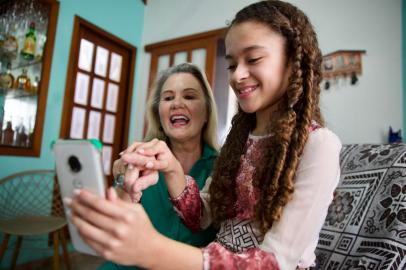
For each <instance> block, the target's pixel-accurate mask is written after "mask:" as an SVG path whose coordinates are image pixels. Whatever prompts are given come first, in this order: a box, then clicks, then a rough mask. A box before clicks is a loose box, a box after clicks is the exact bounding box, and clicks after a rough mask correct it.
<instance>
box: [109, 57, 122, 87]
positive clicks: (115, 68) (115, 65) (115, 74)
mask: <svg viewBox="0 0 406 270" xmlns="http://www.w3.org/2000/svg"><path fill="white" fill-rule="evenodd" d="M122 62H123V57H122V56H121V55H119V54H116V53H111V63H110V75H109V77H110V79H111V80H113V81H116V82H120V78H121V64H122Z"/></svg>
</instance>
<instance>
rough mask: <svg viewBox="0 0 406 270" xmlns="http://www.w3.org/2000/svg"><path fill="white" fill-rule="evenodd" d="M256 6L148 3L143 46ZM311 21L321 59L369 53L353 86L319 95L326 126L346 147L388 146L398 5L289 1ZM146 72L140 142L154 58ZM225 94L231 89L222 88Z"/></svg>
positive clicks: (396, 87) (242, 1)
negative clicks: (340, 53) (354, 52)
mask: <svg viewBox="0 0 406 270" xmlns="http://www.w3.org/2000/svg"><path fill="white" fill-rule="evenodd" d="M252 2H255V1H253V0H221V1H218V0H204V1H201V0H200V1H198V0H170V1H168V0H150V1H148V5H147V6H146V9H145V17H144V18H145V21H144V34H143V44H144V45H146V44H151V43H155V42H159V41H163V40H167V39H172V38H176V37H181V36H185V35H190V34H195V33H199V32H204V31H209V30H212V29H217V28H222V27H225V26H226V21H228V20H231V19H232V18H233V16H234V14H235V13H236V11H238V10H239V9H241V8H242V7H244V6H245V5H247V4H250V3H252ZM289 2H291V3H293V4H295V5H297V6H298V7H300V8H301V9H302V10H303V11H304V12H305V13H306V14H307V15H308V16H309V18H310V20H311V21H312V22H313V25H314V26H315V28H316V31H317V33H318V36H319V43H320V47H321V49H322V52H323V54H327V53H330V52H332V51H335V50H340V49H351V50H366V51H367V53H366V55H364V56H363V74H362V76H361V77H360V78H359V83H358V84H357V85H356V86H350V85H349V84H347V85H345V84H340V85H336V86H333V87H331V88H330V90H328V91H325V90H323V91H322V104H321V105H322V110H323V112H324V115H325V118H326V122H327V124H328V126H329V127H330V128H331V129H332V130H334V131H335V132H336V133H337V134H338V135H339V137H340V138H341V140H342V141H343V142H344V143H358V142H359V143H361V142H369V143H381V142H385V141H386V133H387V130H388V127H389V125H392V127H394V128H395V129H398V128H401V127H402V88H401V83H402V81H401V80H402V77H401V61H402V60H401V1H400V0H387V1H382V0H341V1H336V0H306V1H305V0H291V1H289ZM139 61H140V64H141V66H142V68H141V70H142V74H140V75H141V76H140V78H141V80H140V82H139V85H138V87H137V88H138V89H139V91H138V94H139V95H140V97H139V98H138V99H137V100H138V101H139V104H137V108H138V109H137V111H138V112H139V113H138V119H137V123H138V125H137V126H138V128H137V129H136V134H135V137H136V138H137V139H140V138H141V137H142V127H143V114H144V109H145V102H144V100H145V94H146V88H147V81H148V75H149V74H148V71H149V61H150V58H149V55H147V54H146V53H145V52H144V53H143V54H142V57H141V59H139ZM225 91H226V89H225Z"/></svg>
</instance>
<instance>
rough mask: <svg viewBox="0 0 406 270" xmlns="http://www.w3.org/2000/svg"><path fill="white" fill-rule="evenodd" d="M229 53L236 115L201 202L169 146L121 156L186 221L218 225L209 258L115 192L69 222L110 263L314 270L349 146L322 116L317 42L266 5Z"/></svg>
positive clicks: (306, 27) (283, 7)
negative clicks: (156, 178)
mask: <svg viewBox="0 0 406 270" xmlns="http://www.w3.org/2000/svg"><path fill="white" fill-rule="evenodd" d="M226 54H227V55H226V58H227V61H228V62H229V71H230V74H229V75H230V85H231V86H232V88H233V89H234V92H235V94H236V95H237V98H238V102H239V111H238V113H237V114H236V115H235V117H234V118H233V121H232V128H231V131H230V133H229V135H228V137H227V140H226V142H225V144H224V146H223V148H222V150H221V152H220V156H219V158H218V161H217V163H216V165H215V168H214V172H213V175H212V179H209V180H208V181H207V182H206V186H205V187H204V189H203V190H202V191H201V192H200V193H199V190H198V188H197V185H196V183H195V181H194V179H192V178H191V177H190V176H185V175H184V174H183V172H182V169H181V166H180V164H179V162H178V161H177V160H176V158H174V156H173V154H172V153H171V152H170V150H169V148H168V147H167V145H166V144H165V143H164V142H163V141H159V140H155V139H154V140H152V141H150V142H147V143H140V144H137V145H136V146H134V147H132V148H131V149H128V151H127V153H126V154H124V155H123V156H122V159H123V161H124V162H126V163H129V164H132V165H133V166H135V167H137V168H139V169H140V170H143V169H149V170H159V171H161V172H162V173H163V174H164V175H165V182H166V184H167V187H168V192H169V195H170V197H171V198H172V203H173V205H174V206H175V207H176V209H177V210H178V212H179V215H180V216H181V217H182V218H183V219H184V222H185V224H186V225H188V226H189V227H190V228H192V229H193V230H199V229H202V228H206V227H207V226H208V225H209V224H211V223H214V224H217V225H219V226H220V231H219V233H218V234H217V239H216V241H215V242H213V243H211V244H209V245H208V246H207V247H205V248H203V249H197V248H194V247H191V246H187V245H184V244H181V243H179V242H175V241H173V240H170V239H168V238H165V237H163V236H162V235H160V234H159V233H157V232H156V230H155V229H154V228H153V227H152V225H151V223H150V222H149V220H148V217H147V216H146V214H145V212H144V211H143V209H142V207H141V206H139V205H129V204H125V203H123V202H121V201H119V200H116V196H115V193H114V192H113V191H112V190H109V191H108V198H109V200H103V199H101V198H98V197H96V196H94V195H92V194H90V193H89V192H86V191H81V192H78V196H77V197H76V198H75V199H74V200H73V202H71V207H72V209H73V214H72V220H73V222H74V223H75V224H76V226H78V230H79V231H80V232H81V234H82V236H83V237H84V239H85V240H86V241H87V243H89V244H90V245H91V246H92V247H93V248H94V249H95V250H97V251H98V252H100V254H102V255H103V256H104V257H106V258H109V259H111V260H115V261H118V262H121V263H124V264H137V265H140V266H142V267H146V268H149V269H202V268H204V269H283V270H285V269H287V270H289V269H295V268H300V269H304V268H308V267H311V266H313V265H314V261H315V255H314V250H315V247H316V244H317V239H318V234H319V231H320V228H321V226H322V224H323V222H324V219H325V216H326V213H327V209H328V206H329V204H330V202H331V200H332V195H333V191H334V189H335V187H336V185H337V183H338V178H339V152H340V148H341V144H340V141H339V139H338V138H337V137H336V136H335V135H334V134H333V133H332V132H331V131H329V130H328V129H327V128H325V127H323V120H322V117H321V114H320V109H319V94H320V88H319V83H320V81H321V60H322V58H321V53H320V50H319V48H318V44H317V38H316V34H315V33H314V31H313V28H312V26H311V24H310V22H309V20H308V18H307V17H306V16H305V14H303V12H302V11H300V10H298V9H297V8H296V7H294V6H293V5H291V4H289V3H285V2H282V1H276V0H273V1H262V2H258V3H254V4H251V5H249V6H247V7H245V8H244V9H242V10H241V11H239V12H238V13H237V15H236V17H235V19H234V20H233V21H232V23H231V25H230V28H229V30H228V33H227V36H226ZM151 157H154V158H155V159H154V160H153V161H151ZM140 179H141V178H140ZM140 181H141V180H140ZM143 184H144V185H148V184H149V183H143ZM124 208H126V209H127V211H124V210H123V209H124ZM158 256H159V259H157V257H158Z"/></svg>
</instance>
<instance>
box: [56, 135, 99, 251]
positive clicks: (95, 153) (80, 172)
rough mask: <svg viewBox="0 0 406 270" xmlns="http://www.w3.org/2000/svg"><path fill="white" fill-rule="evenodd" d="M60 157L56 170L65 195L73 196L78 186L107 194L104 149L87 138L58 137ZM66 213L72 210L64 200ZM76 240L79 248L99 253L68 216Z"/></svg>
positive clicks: (57, 143)
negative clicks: (89, 244)
mask: <svg viewBox="0 0 406 270" xmlns="http://www.w3.org/2000/svg"><path fill="white" fill-rule="evenodd" d="M53 151H54V153H55V160H56V173H57V176H58V182H59V187H60V190H61V195H62V198H65V197H68V198H72V197H73V196H74V193H73V192H74V190H75V189H82V188H84V189H86V190H88V191H90V192H92V193H94V194H96V195H98V196H100V197H103V198H105V189H106V179H105V177H104V174H103V169H102V168H103V167H102V159H101V153H100V151H99V150H98V149H97V148H96V146H95V145H94V144H93V143H92V142H90V141H87V140H58V141H56V142H55V144H54V146H53ZM64 209H65V213H66V215H67V216H68V215H69V213H70V209H69V207H67V205H66V204H65V202H64ZM68 228H69V232H70V235H71V239H72V244H73V246H74V247H75V249H76V250H78V251H80V252H83V253H87V254H91V255H97V253H96V252H95V251H94V250H93V249H92V248H90V247H89V246H88V245H87V244H86V243H85V242H84V241H83V240H82V238H81V236H80V235H79V233H78V231H77V229H76V227H75V226H74V225H73V224H72V223H71V221H70V220H69V219H68Z"/></svg>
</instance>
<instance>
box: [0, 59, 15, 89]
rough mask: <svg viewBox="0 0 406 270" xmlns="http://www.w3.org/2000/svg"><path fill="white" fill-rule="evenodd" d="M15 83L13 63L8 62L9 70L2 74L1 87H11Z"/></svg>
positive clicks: (0, 77)
mask: <svg viewBox="0 0 406 270" xmlns="http://www.w3.org/2000/svg"><path fill="white" fill-rule="evenodd" d="M13 84H14V76H13V74H11V64H10V63H8V64H7V70H6V71H4V72H2V73H1V74H0V88H3V89H10V88H12V87H13Z"/></svg>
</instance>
